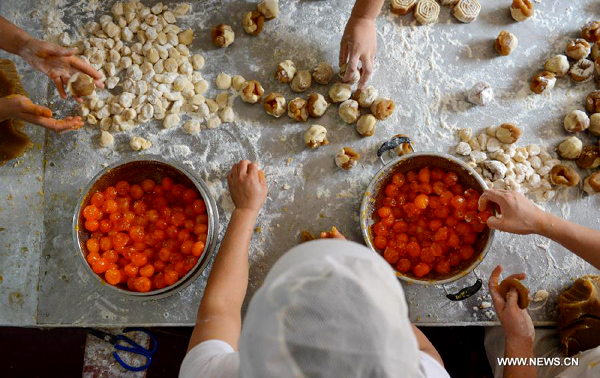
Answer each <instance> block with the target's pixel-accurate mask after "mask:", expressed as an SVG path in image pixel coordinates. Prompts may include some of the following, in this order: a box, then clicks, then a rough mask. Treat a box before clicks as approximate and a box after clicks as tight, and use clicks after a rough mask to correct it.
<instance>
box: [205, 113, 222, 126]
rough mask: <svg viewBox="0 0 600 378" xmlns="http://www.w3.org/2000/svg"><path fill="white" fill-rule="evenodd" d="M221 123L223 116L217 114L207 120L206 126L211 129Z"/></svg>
mask: <svg viewBox="0 0 600 378" xmlns="http://www.w3.org/2000/svg"><path fill="white" fill-rule="evenodd" d="M220 125H221V118H219V117H217V116H212V117H210V118H209V119H208V121H206V127H208V128H209V129H215V128H217V127H219V126H220Z"/></svg>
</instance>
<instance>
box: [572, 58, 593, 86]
mask: <svg viewBox="0 0 600 378" xmlns="http://www.w3.org/2000/svg"><path fill="white" fill-rule="evenodd" d="M569 75H571V79H573V80H575V81H577V82H580V83H586V82H588V81H591V80H592V79H593V78H594V62H592V61H591V60H588V59H581V60H578V61H577V62H575V63H574V64H573V65H572V66H571V69H570V70H569Z"/></svg>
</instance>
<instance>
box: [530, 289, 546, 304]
mask: <svg viewBox="0 0 600 378" xmlns="http://www.w3.org/2000/svg"><path fill="white" fill-rule="evenodd" d="M548 296H549V293H548V292H547V291H546V290H544V289H542V290H538V291H536V292H535V293H533V299H532V301H533V302H544V301H545V300H547V299H548Z"/></svg>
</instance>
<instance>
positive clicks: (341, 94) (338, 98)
mask: <svg viewBox="0 0 600 378" xmlns="http://www.w3.org/2000/svg"><path fill="white" fill-rule="evenodd" d="M351 95H352V87H351V86H350V85H349V84H346V83H341V82H337V83H334V84H333V85H332V86H331V88H329V97H330V98H331V101H333V102H336V103H337V102H343V101H346V100H347V99H349V98H350V96H351Z"/></svg>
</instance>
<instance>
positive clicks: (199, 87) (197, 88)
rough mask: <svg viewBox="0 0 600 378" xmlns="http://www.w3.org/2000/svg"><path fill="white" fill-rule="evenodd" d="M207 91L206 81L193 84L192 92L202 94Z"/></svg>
mask: <svg viewBox="0 0 600 378" xmlns="http://www.w3.org/2000/svg"><path fill="white" fill-rule="evenodd" d="M207 89H208V81H206V80H200V81H199V82H197V83H195V84H194V92H196V94H203V93H204V92H206V90H207Z"/></svg>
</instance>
